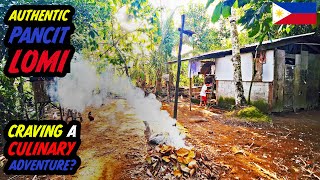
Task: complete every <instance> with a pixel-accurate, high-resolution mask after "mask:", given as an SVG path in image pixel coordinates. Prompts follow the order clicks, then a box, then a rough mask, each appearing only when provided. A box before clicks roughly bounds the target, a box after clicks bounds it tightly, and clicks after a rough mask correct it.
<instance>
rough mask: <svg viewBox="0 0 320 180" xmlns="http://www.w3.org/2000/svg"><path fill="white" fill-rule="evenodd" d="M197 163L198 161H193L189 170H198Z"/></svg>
mask: <svg viewBox="0 0 320 180" xmlns="http://www.w3.org/2000/svg"><path fill="white" fill-rule="evenodd" d="M197 167H198V165H197V161H196V160H192V161H191V162H190V163H189V164H188V168H190V169H192V168H197Z"/></svg>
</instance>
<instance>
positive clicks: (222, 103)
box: [218, 96, 235, 109]
mask: <svg viewBox="0 0 320 180" xmlns="http://www.w3.org/2000/svg"><path fill="white" fill-rule="evenodd" d="M234 105H235V99H234V98H232V97H225V98H224V97H222V96H220V97H219V99H218V106H219V107H221V108H224V109H233V108H234Z"/></svg>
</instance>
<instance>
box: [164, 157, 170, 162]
mask: <svg viewBox="0 0 320 180" xmlns="http://www.w3.org/2000/svg"><path fill="white" fill-rule="evenodd" d="M162 160H164V161H165V162H167V163H168V162H170V159H169V156H163V157H162Z"/></svg>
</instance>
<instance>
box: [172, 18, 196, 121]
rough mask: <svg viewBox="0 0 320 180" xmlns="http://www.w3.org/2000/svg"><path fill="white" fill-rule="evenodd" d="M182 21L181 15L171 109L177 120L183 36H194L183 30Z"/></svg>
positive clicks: (190, 32)
mask: <svg viewBox="0 0 320 180" xmlns="http://www.w3.org/2000/svg"><path fill="white" fill-rule="evenodd" d="M184 20H185V15H184V14H183V15H182V16H181V28H179V29H178V30H179V31H180V42H179V52H178V71H177V81H176V91H175V95H174V109H173V118H174V119H177V115H178V96H179V82H180V73H181V50H182V39H183V34H186V35H188V36H190V37H191V36H192V35H193V34H194V32H192V31H190V30H184Z"/></svg>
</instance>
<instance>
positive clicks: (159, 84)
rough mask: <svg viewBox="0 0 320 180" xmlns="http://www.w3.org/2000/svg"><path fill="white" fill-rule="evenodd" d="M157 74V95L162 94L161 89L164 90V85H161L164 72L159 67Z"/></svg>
mask: <svg viewBox="0 0 320 180" xmlns="http://www.w3.org/2000/svg"><path fill="white" fill-rule="evenodd" d="M156 74H157V77H156V95H160V94H161V90H162V85H161V80H162V72H161V69H158V70H157V73H156Z"/></svg>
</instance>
